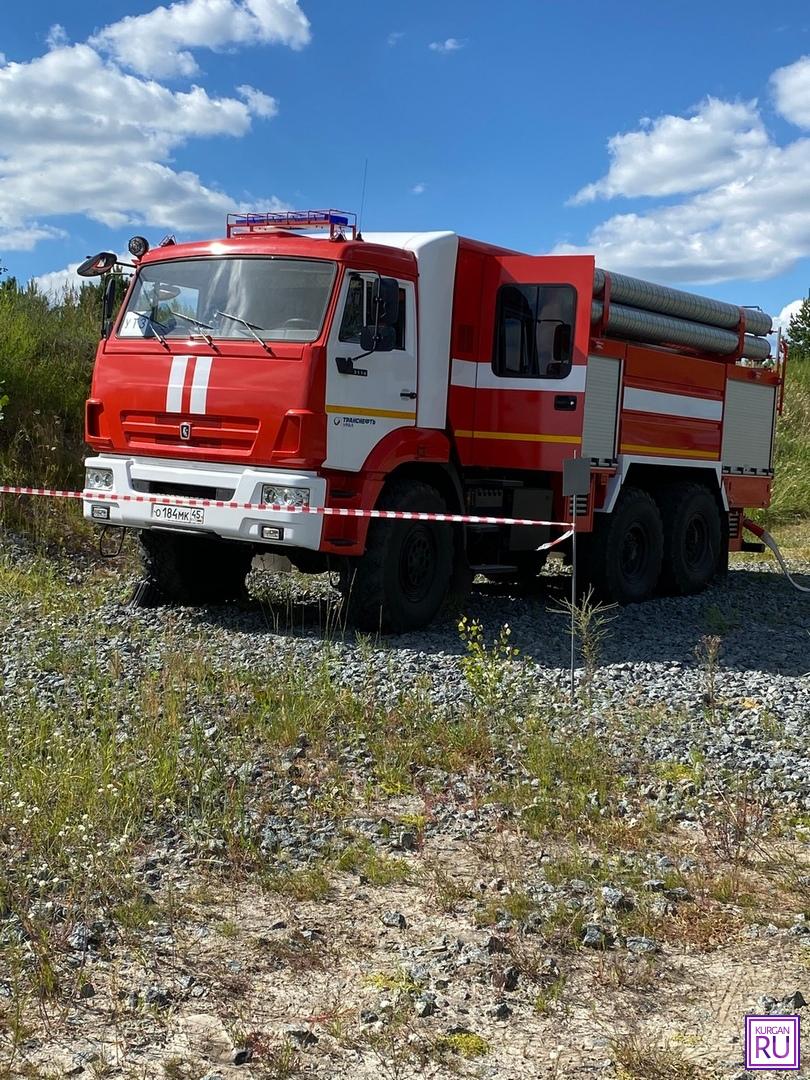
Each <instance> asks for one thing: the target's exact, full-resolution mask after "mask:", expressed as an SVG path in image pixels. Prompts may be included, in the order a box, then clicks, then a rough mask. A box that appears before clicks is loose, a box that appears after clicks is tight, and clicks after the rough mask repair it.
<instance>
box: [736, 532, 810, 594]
mask: <svg viewBox="0 0 810 1080" xmlns="http://www.w3.org/2000/svg"><path fill="white" fill-rule="evenodd" d="M743 528H744V529H748V531H749V532H751V533H753V534H754V536H758V537H759V539H760V540H761V541H762V543H763V544H765V546H766V547H769V548H770V549H771V551H772V552H773V553H774V555H775V556H776V561H777V562H778V563H779V565H780V566H781V567H782V571H783V572H784V575H785V577H786V578H787V579H788V581H789V582H790V584H791V585H792V586H793V588H794V589H798V590H799V592H806V593H810V588H808V586H807V585H800V584H799V583H798V581H794V580H793V578H792V577H791V576H790V571H789V570H788V568H787V563H786V562H785V560H784V557H783V555H782V552H781V551H780V550H779V545H778V544H777V543H776V541H775V540H774V538H773V537H772V536H771V534H770V533H769V532H768V530H767V529H763V527H762V526H761V525H757V524H756V522H754V521H751V520H750V519H749V518H743Z"/></svg>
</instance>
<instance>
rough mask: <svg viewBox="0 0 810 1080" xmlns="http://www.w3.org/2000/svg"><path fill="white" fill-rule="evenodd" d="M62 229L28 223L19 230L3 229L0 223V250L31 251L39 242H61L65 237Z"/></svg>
mask: <svg viewBox="0 0 810 1080" xmlns="http://www.w3.org/2000/svg"><path fill="white" fill-rule="evenodd" d="M66 235H67V233H65V232H64V231H63V230H62V229H54V228H52V227H51V226H50V225H39V224H37V222H30V223H28V224H25V225H23V226H20V227H19V228H3V225H2V222H1V221H0V248H2V250H3V251H33V250H34V248H35V247H36V246H37V244H38V243H39V242H40V240H61V239H62V238H63V237H65V236H66Z"/></svg>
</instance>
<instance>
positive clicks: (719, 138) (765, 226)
mask: <svg viewBox="0 0 810 1080" xmlns="http://www.w3.org/2000/svg"><path fill="white" fill-rule="evenodd" d="M698 118H699V119H698ZM695 120H698V122H697V123H695V122H694V121H695ZM690 132H692V133H693V139H690V138H689V137H688V135H689V133H690ZM609 149H610V152H611V154H612V156H613V161H612V162H611V167H610V169H609V170H608V173H607V174H606V175H605V177H603V178H602V179H601V180H599V181H597V182H596V183H595V184H592V185H589V186H588V187H586V188H583V189H582V190H581V191H580V193H579V195H578V196H577V199H578V201H580V202H582V201H586V200H588V199H591V198H594V197H596V196H597V195H604V196H606V197H616V196H636V197H638V196H639V195H651V196H658V197H659V198H660V197H662V196H671V195H678V194H682V195H688V196H689V197H687V198H683V199H681V200H679V201H675V202H673V203H670V204H667V203H659V204H657V205H654V206H652V207H651V208H650V209H641V210H634V212H631V213H622V214H615V215H614V216H612V217H609V218H608V219H607V220H605V221H603V222H602V223H601V224H599V225H597V226H596V228H594V229H593V230H592V231H591V233H590V235H589V236H588V238H587V242H586V243H585V244H578V245H573V244H560V245H558V246H557V248H556V249H555V250H556V251H557V252H558V253H575V252H582V253H595V254H596V257H597V260H598V262H599V263H600V265H603V266H607V267H609V268H612V269H615V270H621V271H625V272H627V273H631V274H633V273H634V274H639V275H640V276H642V277H645V276H646V277H652V278H655V279H658V280H662V281H676V282H684V283H686V282H695V283H697V282H703V283H710V282H716V281H723V280H728V279H731V278H747V279H763V278H767V277H773V276H775V275H776V274H779V273H782V272H784V271H785V270H787V269H789V268H790V267H791V266H792V265H794V264H795V263H796V262H797V261H798V260H799V259H802V258H806V257H807V256H810V138H798V139H795V140H794V141H793V142H789V143H788V144H787V145H785V146H780V145H779V144H777V143H776V142H775V141H774V139H773V137H772V136H771V135H770V134H769V133H768V132H767V130H766V128H765V126H764V122H763V120H762V117H761V115H760V113H759V111H758V110H757V109H756V106H755V104H754V103H749V104H745V105H742V104H740V103H731V102H719V101H715V100H709V101H707V102H705V103H704V105H703V106H701V108H700V109H699V110H698V111H697V112H696V113H693V114H692V115H691V116H689V117H686V118H684V117H677V116H666V117H662V118H660V119H658V120H657V121H655V122H654V123H652V124H650V123H647V124H646V125H644V124H642V126H641V128H640V129H639V130H637V131H635V132H628V133H626V134H624V135H620V136H615V137H614V138H613V139H612V140H611V142H610V144H609Z"/></svg>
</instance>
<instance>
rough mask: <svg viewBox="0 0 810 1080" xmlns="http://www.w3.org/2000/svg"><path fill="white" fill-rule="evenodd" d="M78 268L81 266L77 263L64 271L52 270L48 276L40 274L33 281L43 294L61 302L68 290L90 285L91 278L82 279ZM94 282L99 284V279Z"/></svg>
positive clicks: (71, 264)
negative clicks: (77, 271) (77, 270)
mask: <svg viewBox="0 0 810 1080" xmlns="http://www.w3.org/2000/svg"><path fill="white" fill-rule="evenodd" d="M77 266H79V263H77V262H74V263H70V264H69V265H68V266H66V267H65V268H64V270H52V271H51V272H50V273H48V274H40V275H39V276H38V277H35V278H32V279H31V280H32V281H33V283H34V284H35V285H36V287H37V288H38V289H39V291H40V292H41V293H44V294H45V295H46V296H48V297H50V298H51V299H52V300H59V299H61V298H62V297H63V296H64V295H65V293H66V292H67V291H68V290H71V289H72V290H76V289H80V288H81V287H82V286H83V285H86V284H88V282H89V280H90V279H89V278H81V277H79V275H78V274H77V273H76V267H77ZM93 281H94V283H95V284H98V279H93Z"/></svg>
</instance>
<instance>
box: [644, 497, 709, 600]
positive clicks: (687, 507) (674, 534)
mask: <svg viewBox="0 0 810 1080" xmlns="http://www.w3.org/2000/svg"><path fill="white" fill-rule="evenodd" d="M658 502H659V506H660V507H661V518H662V520H663V525H664V564H663V570H662V573H661V587H662V589H663V590H664V591H666V592H671V593H679V594H681V595H686V594H688V593H696V592H700V591H701V590H702V589H705V588H706V586H707V585H708V584H709V582H710V581H711V580H712V578H713V577H715V575H716V574H717V573H718V572H719V570H720V569H721V550H722V542H723V527H722V522H721V520H720V509H719V507H718V505H717V500H716V499H715V498H714V495H713V494H712V492H711V491H709V489H708V488H707V487H704V485H703V484H689V483H685V484H673V485H672V486H671V487H668V488H664V489H663V490H662V491H661V493H660V495H659V499H658Z"/></svg>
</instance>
